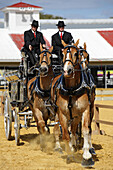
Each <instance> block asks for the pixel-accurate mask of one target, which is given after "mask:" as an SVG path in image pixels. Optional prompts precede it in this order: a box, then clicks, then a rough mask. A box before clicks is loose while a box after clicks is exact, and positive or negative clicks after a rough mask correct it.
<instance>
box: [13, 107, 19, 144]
mask: <svg viewBox="0 0 113 170" xmlns="http://www.w3.org/2000/svg"><path fill="white" fill-rule="evenodd" d="M17 110H18V109H15V122H14V129H15V141H16V145H19V144H20V118H19V115H18V111H17Z"/></svg>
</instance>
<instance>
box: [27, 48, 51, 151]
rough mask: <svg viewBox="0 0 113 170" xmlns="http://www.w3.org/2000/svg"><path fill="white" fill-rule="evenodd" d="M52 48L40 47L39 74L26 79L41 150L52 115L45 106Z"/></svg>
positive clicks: (48, 88)
mask: <svg viewBox="0 0 113 170" xmlns="http://www.w3.org/2000/svg"><path fill="white" fill-rule="evenodd" d="M52 49H53V47H51V48H50V49H49V50H43V48H42V47H40V50H41V54H40V61H39V66H38V69H39V75H38V76H35V77H34V78H32V79H31V80H29V81H28V84H27V95H28V99H29V101H30V102H29V106H30V109H31V110H32V112H33V116H34V118H35V121H36V124H37V129H38V131H39V133H40V134H41V135H40V146H41V148H42V150H43V148H44V147H45V139H44V136H45V134H47V131H48V128H47V120H48V119H49V118H50V117H51V116H53V115H52V114H51V113H50V111H49V110H48V108H47V105H46V102H47V101H48V99H49V98H50V87H51V81H52V79H53V77H54V73H53V69H52V53H51V52H52Z"/></svg>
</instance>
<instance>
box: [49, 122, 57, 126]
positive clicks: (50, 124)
mask: <svg viewBox="0 0 113 170" xmlns="http://www.w3.org/2000/svg"><path fill="white" fill-rule="evenodd" d="M58 124H59V126H60V122H53V123H49V124H48V125H47V126H54V125H58Z"/></svg>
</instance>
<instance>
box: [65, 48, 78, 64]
mask: <svg viewBox="0 0 113 170" xmlns="http://www.w3.org/2000/svg"><path fill="white" fill-rule="evenodd" d="M66 48H68V49H67V53H66V58H67V54H69V53H70V54H71V59H72V60H70V59H66V60H65V61H64V63H63V64H62V65H63V66H64V64H65V63H66V62H70V63H71V64H72V65H73V67H75V66H76V65H77V64H78V55H79V51H78V48H77V47H76V46H74V45H67V46H65V47H64V49H66ZM70 48H75V49H76V50H77V52H76V54H75V57H77V63H74V62H73V57H72V53H71V50H70Z"/></svg>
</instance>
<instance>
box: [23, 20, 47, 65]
mask: <svg viewBox="0 0 113 170" xmlns="http://www.w3.org/2000/svg"><path fill="white" fill-rule="evenodd" d="M38 26H39V25H38V21H36V20H33V22H32V24H31V29H30V30H28V31H25V32H24V43H25V44H24V49H25V51H27V54H28V56H29V60H30V64H31V66H33V65H35V64H36V63H37V62H38V56H39V54H40V43H41V44H42V47H43V48H45V47H46V45H45V41H44V38H43V34H42V33H41V32H39V31H37V29H38Z"/></svg>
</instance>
